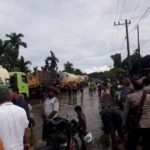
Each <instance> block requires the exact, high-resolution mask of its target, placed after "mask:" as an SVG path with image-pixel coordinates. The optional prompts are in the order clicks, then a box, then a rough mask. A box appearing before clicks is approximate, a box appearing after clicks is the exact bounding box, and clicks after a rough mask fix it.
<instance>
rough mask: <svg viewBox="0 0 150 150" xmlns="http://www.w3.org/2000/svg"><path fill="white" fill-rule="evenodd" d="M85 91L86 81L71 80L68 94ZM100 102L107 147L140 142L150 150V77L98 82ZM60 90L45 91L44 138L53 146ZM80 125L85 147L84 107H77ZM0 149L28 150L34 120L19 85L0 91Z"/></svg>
mask: <svg viewBox="0 0 150 150" xmlns="http://www.w3.org/2000/svg"><path fill="white" fill-rule="evenodd" d="M79 89H80V91H81V94H82V93H83V90H84V84H80V85H77V84H76V83H70V84H69V87H68V93H69V97H72V96H73V97H76V95H77V90H79ZM95 89H96V84H94V83H92V82H90V83H89V92H92V91H95ZM97 89H98V94H99V97H100V103H101V112H100V116H101V120H102V123H103V127H102V129H103V131H104V137H107V138H106V139H107V140H108V141H109V142H108V141H103V142H106V143H107V144H104V145H105V146H106V147H107V146H108V145H109V143H111V147H112V150H122V149H123V148H124V149H125V150H136V149H137V147H138V146H139V145H141V146H142V149H143V150H149V149H150V77H145V78H140V79H136V80H133V79H130V78H129V77H124V78H123V79H122V80H121V81H111V80H109V79H108V80H107V81H106V82H103V83H102V82H99V83H98V84H97ZM57 94H58V90H57V89H56V88H54V87H47V88H46V90H45V94H44V101H42V104H43V113H42V115H41V117H42V120H43V132H42V138H43V141H46V142H47V145H50V143H49V142H50V141H49V135H50V134H52V133H53V130H51V128H50V127H49V123H48V122H49V121H51V120H53V119H55V118H57V116H58V115H57V114H58V112H59V100H58V98H57ZM74 110H75V112H76V113H77V118H78V123H79V125H80V129H79V137H80V139H81V143H82V144H81V145H82V147H81V149H82V150H86V143H85V140H84V138H85V136H86V135H87V133H88V132H87V123H86V116H85V114H84V113H83V110H82V107H81V106H76V107H75V108H74ZM0 125H1V126H0V150H15V149H16V150H17V149H18V150H23V149H24V150H29V149H30V135H31V134H32V127H33V126H35V121H34V118H33V113H32V106H31V105H30V100H29V99H28V98H26V97H25V96H24V95H22V94H20V93H19V90H18V88H11V89H7V88H5V89H1V90H0Z"/></svg>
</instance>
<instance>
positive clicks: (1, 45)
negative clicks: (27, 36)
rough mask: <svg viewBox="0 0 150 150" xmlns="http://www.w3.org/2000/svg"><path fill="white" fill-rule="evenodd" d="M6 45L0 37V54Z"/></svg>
mask: <svg viewBox="0 0 150 150" xmlns="http://www.w3.org/2000/svg"><path fill="white" fill-rule="evenodd" d="M6 46H7V44H6V42H5V41H3V40H2V39H0V56H1V55H2V54H4V53H5V49H6Z"/></svg>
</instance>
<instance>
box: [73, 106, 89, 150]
mask: <svg viewBox="0 0 150 150" xmlns="http://www.w3.org/2000/svg"><path fill="white" fill-rule="evenodd" d="M74 110H75V112H76V113H77V115H78V120H79V124H80V131H79V137H80V139H81V142H82V147H81V149H82V150H86V144H85V142H84V137H85V136H86V133H87V123H86V117H85V114H84V113H83V111H82V108H81V107H80V106H76V107H75V108H74Z"/></svg>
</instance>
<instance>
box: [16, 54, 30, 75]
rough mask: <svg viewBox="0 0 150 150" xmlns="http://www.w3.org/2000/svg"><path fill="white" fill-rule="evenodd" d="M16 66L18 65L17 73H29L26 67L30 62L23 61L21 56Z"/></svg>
mask: <svg viewBox="0 0 150 150" xmlns="http://www.w3.org/2000/svg"><path fill="white" fill-rule="evenodd" d="M18 64H19V66H18V68H19V71H21V72H25V73H29V72H30V70H29V67H28V65H31V62H30V61H25V60H24V57H23V56H21V58H20V59H19V63H18Z"/></svg>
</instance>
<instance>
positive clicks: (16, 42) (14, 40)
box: [6, 32, 27, 50]
mask: <svg viewBox="0 0 150 150" xmlns="http://www.w3.org/2000/svg"><path fill="white" fill-rule="evenodd" d="M6 37H7V38H9V40H6V42H7V44H10V45H11V46H12V47H13V49H17V50H18V49H19V47H20V46H23V47H24V48H27V44H26V43H25V42H22V39H21V38H22V37H24V35H23V34H22V33H19V34H16V33H15V32H14V33H11V34H6Z"/></svg>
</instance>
